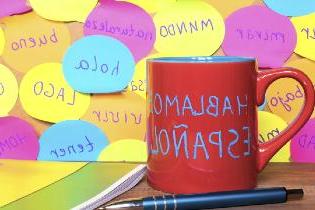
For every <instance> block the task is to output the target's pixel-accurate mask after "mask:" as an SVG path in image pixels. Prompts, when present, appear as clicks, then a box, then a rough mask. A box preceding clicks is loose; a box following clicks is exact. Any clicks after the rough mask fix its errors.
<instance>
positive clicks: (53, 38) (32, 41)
mask: <svg viewBox="0 0 315 210" xmlns="http://www.w3.org/2000/svg"><path fill="white" fill-rule="evenodd" d="M57 42H58V37H57V34H56V31H55V29H52V33H51V34H50V35H47V36H46V35H45V34H43V35H42V36H39V37H35V36H33V37H28V38H21V39H20V40H18V41H15V42H12V43H11V49H12V50H14V51H17V50H20V49H23V48H35V47H37V48H40V47H45V45H48V44H49V43H51V44H56V43H57Z"/></svg>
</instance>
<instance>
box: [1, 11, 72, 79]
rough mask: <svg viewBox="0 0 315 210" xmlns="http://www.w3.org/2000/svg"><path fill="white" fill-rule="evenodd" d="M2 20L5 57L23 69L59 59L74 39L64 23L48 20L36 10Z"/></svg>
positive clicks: (23, 70) (14, 66)
mask: <svg viewBox="0 0 315 210" xmlns="http://www.w3.org/2000/svg"><path fill="white" fill-rule="evenodd" d="M3 24H4V25H5V26H6V30H4V34H5V39H6V44H5V48H4V51H3V55H2V56H3V59H4V61H5V62H6V63H7V64H8V65H10V66H11V67H12V68H13V69H15V70H17V71H20V72H23V73H25V72H27V71H28V70H29V69H31V68H32V67H34V66H36V65H38V64H42V63H46V62H60V61H61V60H62V56H63V55H64V52H65V51H66V50H67V48H68V47H69V45H70V43H71V35H70V32H69V29H68V27H67V25H66V24H65V23H61V22H53V21H49V20H46V19H44V18H41V17H39V16H38V15H36V14H35V13H33V12H31V13H26V14H21V15H15V16H10V17H7V18H4V19H3ZM30 55H31V56H30ZM17 61H18V62H17Z"/></svg>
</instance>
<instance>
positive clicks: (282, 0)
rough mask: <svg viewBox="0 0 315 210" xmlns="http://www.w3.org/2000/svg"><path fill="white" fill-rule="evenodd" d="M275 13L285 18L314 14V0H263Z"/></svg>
mask: <svg viewBox="0 0 315 210" xmlns="http://www.w3.org/2000/svg"><path fill="white" fill-rule="evenodd" d="M264 1H265V4H266V5H267V6H268V7H269V8H270V9H272V10H274V11H275V12H278V13H280V14H282V15H285V16H302V15H307V14H309V13H312V12H315V1H314V0H264Z"/></svg>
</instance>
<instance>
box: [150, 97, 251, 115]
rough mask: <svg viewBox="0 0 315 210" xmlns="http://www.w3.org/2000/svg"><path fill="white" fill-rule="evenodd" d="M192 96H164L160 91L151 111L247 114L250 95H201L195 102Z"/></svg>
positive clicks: (157, 112) (162, 113) (161, 112)
mask: <svg viewBox="0 0 315 210" xmlns="http://www.w3.org/2000/svg"><path fill="white" fill-rule="evenodd" d="M191 97H192V96H189V95H185V97H184V98H183V97H179V96H169V95H165V96H162V95H160V94H159V93H155V94H154V96H153V99H151V101H152V105H151V113H153V114H154V115H165V116H168V115H169V114H170V113H172V112H173V113H176V115H177V116H185V115H192V116H201V115H209V116H212V117H219V116H224V115H226V114H229V115H238V116H241V115H247V114H248V109H249V108H250V107H249V105H248V97H247V95H243V96H235V97H232V96H231V97H229V96H225V97H224V98H219V97H218V96H208V97H206V96H204V95H201V96H199V97H198V98H197V99H196V100H195V101H198V102H194V100H192V99H191Z"/></svg>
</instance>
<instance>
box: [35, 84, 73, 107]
mask: <svg viewBox="0 0 315 210" xmlns="http://www.w3.org/2000/svg"><path fill="white" fill-rule="evenodd" d="M33 93H34V94H35V95H36V96H44V97H46V98H51V99H55V100H60V101H62V102H65V103H67V105H70V106H73V105H74V104H75V99H76V91H72V92H71V93H65V89H64V88H63V87H61V88H57V87H55V85H54V84H52V83H45V82H42V81H38V82H36V83H35V84H34V86H33Z"/></svg>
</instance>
